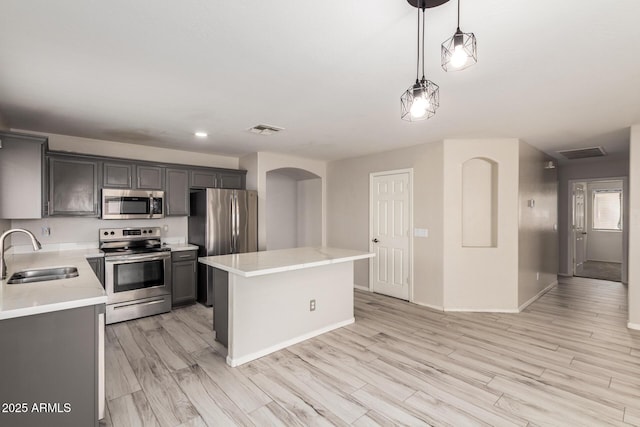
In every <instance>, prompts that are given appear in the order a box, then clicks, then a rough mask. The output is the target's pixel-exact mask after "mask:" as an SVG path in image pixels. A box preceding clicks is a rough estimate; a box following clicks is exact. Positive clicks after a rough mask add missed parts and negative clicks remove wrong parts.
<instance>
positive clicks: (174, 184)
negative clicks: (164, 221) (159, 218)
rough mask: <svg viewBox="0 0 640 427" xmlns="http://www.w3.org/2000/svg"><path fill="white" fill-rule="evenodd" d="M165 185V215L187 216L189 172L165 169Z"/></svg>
mask: <svg viewBox="0 0 640 427" xmlns="http://www.w3.org/2000/svg"><path fill="white" fill-rule="evenodd" d="M166 183H167V185H166V188H167V192H166V194H165V196H166V203H167V211H166V215H167V216H187V215H189V171H188V170H186V169H170V168H167V170H166Z"/></svg>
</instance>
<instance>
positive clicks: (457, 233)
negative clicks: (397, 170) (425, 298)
mask: <svg viewBox="0 0 640 427" xmlns="http://www.w3.org/2000/svg"><path fill="white" fill-rule="evenodd" d="M518 149H519V141H518V140H517V139H478V140H445V141H444V183H443V184H444V251H443V252H444V264H443V265H444V276H443V277H444V296H443V301H444V307H445V309H446V310H465V311H466V310H469V311H516V310H517V308H518V166H519V161H518V160H519V158H518ZM473 158H487V159H490V160H492V161H494V162H496V163H497V167H498V179H497V181H498V182H497V197H498V212H497V215H498V218H497V234H498V235H497V239H498V241H497V246H496V247H493V248H487V247H483V248H472V247H463V245H462V165H463V163H464V162H466V161H467V160H469V159H473Z"/></svg>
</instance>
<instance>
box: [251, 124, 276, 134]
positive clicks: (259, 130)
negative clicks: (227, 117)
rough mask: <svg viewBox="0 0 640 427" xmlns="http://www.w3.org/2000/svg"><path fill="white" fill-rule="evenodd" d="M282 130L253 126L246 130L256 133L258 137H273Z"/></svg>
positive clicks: (265, 126) (267, 126)
mask: <svg viewBox="0 0 640 427" xmlns="http://www.w3.org/2000/svg"><path fill="white" fill-rule="evenodd" d="M282 130H284V128H281V127H278V126H271V125H255V126H254V127H252V128H250V129H248V131H249V132H251V133H257V134H258V135H273V134H274V133H278V132H280V131H282Z"/></svg>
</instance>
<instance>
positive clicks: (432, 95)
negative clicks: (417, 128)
mask: <svg viewBox="0 0 640 427" xmlns="http://www.w3.org/2000/svg"><path fill="white" fill-rule="evenodd" d="M439 106H440V88H439V86H438V85H437V84H435V83H434V82H432V81H431V80H427V79H425V78H424V77H422V79H421V80H416V83H415V84H414V85H412V86H411V87H409V89H407V90H406V91H405V92H404V93H403V94H402V96H401V97H400V117H401V118H402V120H407V121H409V122H415V121H419V120H425V119H428V118H430V117H433V116H434V115H435V114H436V110H437V109H438V107H439Z"/></svg>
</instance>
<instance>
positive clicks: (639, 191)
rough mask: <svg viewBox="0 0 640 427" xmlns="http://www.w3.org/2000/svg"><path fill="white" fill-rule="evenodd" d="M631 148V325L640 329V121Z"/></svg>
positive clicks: (634, 129)
mask: <svg viewBox="0 0 640 427" xmlns="http://www.w3.org/2000/svg"><path fill="white" fill-rule="evenodd" d="M629 149H630V153H629V221H628V224H629V261H630V262H629V326H630V327H632V328H634V329H640V262H638V260H640V123H639V124H637V125H634V126H631V139H630V147H629Z"/></svg>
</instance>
